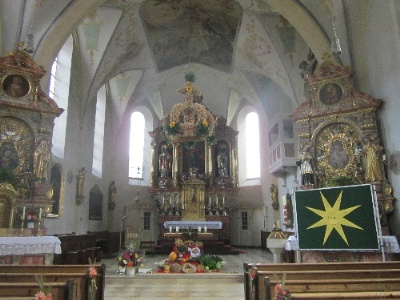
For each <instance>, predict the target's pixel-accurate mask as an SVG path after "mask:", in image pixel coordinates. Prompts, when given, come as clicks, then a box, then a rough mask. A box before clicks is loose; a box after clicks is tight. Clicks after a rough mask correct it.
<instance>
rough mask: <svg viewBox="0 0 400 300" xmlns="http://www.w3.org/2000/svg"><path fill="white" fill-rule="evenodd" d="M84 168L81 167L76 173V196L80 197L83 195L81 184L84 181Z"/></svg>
mask: <svg viewBox="0 0 400 300" xmlns="http://www.w3.org/2000/svg"><path fill="white" fill-rule="evenodd" d="M85 175H86V170H85V168H81V169H80V170H79V171H78V173H77V175H76V197H77V198H82V196H83V184H84V183H85Z"/></svg>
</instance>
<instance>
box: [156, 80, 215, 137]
mask: <svg viewBox="0 0 400 300" xmlns="http://www.w3.org/2000/svg"><path fill="white" fill-rule="evenodd" d="M178 93H179V94H182V95H184V102H183V103H178V104H175V105H174V106H173V107H172V109H171V111H170V112H169V113H168V114H166V115H165V116H164V118H163V124H164V128H165V131H166V135H167V138H169V139H174V140H179V141H189V140H193V139H198V140H199V139H202V138H203V139H204V138H205V137H207V136H212V135H213V134H214V127H215V123H216V118H215V116H214V115H213V114H212V113H211V111H210V110H209V109H208V108H207V107H206V106H204V105H203V104H202V103H200V102H201V101H200V100H199V99H202V94H201V93H200V91H199V90H198V89H196V88H195V87H194V86H193V85H192V83H190V82H188V83H187V84H186V87H185V88H183V89H180V90H178ZM178 124H179V127H178V128H177V129H176V130H173V129H175V127H176V126H177V125H178ZM199 124H200V125H201V126H202V128H206V129H207V132H205V131H204V130H203V131H201V132H199ZM204 133H205V134H204Z"/></svg>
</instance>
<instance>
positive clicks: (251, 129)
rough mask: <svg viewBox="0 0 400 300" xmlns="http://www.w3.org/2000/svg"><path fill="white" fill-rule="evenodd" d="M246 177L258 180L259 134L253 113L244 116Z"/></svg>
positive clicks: (256, 119)
mask: <svg viewBox="0 0 400 300" xmlns="http://www.w3.org/2000/svg"><path fill="white" fill-rule="evenodd" d="M246 176H247V178H248V179H255V178H260V132H259V125H258V115H257V113H255V112H250V113H248V114H247V116H246Z"/></svg>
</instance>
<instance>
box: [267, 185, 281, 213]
mask: <svg viewBox="0 0 400 300" xmlns="http://www.w3.org/2000/svg"><path fill="white" fill-rule="evenodd" d="M269 190H270V192H271V199H272V207H273V208H274V209H275V210H278V209H279V201H278V187H277V186H276V185H275V184H271V187H270V189H269Z"/></svg>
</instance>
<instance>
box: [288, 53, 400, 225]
mask: <svg viewBox="0 0 400 300" xmlns="http://www.w3.org/2000/svg"><path fill="white" fill-rule="evenodd" d="M352 75H353V71H352V70H351V68H349V67H346V66H341V65H339V64H338V63H336V62H335V61H334V60H333V58H332V57H331V56H330V55H328V54H326V55H325V56H324V57H323V61H322V63H321V64H320V65H319V66H318V67H317V68H316V70H315V71H314V72H313V74H311V75H309V76H306V77H305V78H304V79H305V89H306V90H305V95H307V97H308V99H307V101H306V102H303V103H302V104H301V105H300V106H299V107H298V108H297V109H296V110H295V112H294V113H293V114H292V115H291V117H292V119H293V120H294V121H295V123H296V125H297V130H298V134H299V139H300V141H299V142H300V143H299V145H300V156H299V160H298V162H297V164H298V165H299V166H300V169H301V175H302V183H301V188H303V189H305V188H315V187H330V186H343V185H352V184H361V183H371V184H372V185H374V187H375V190H376V193H377V199H378V204H379V209H380V215H381V223H382V224H381V225H382V228H383V230H386V231H388V230H389V225H388V222H387V215H388V213H390V212H391V211H393V203H394V201H395V199H394V197H393V196H392V188H391V186H390V184H389V181H388V179H387V170H386V166H387V163H386V155H385V152H384V148H383V144H382V138H381V137H380V135H379V131H378V124H377V111H378V109H379V108H380V106H381V104H382V100H380V99H374V98H373V97H371V96H369V95H367V94H365V93H362V92H360V91H358V90H356V89H355V88H354V85H353V83H352V80H351V77H352Z"/></svg>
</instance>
